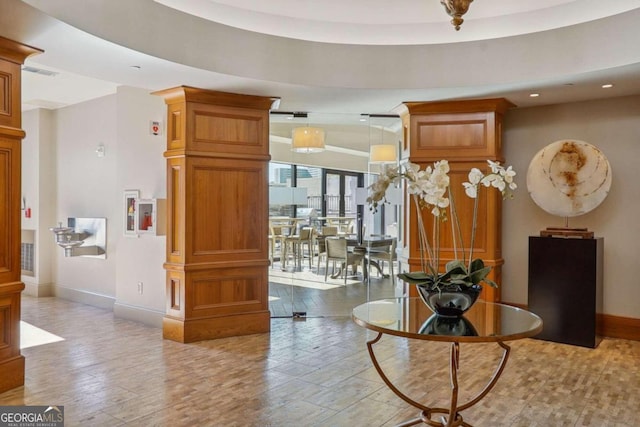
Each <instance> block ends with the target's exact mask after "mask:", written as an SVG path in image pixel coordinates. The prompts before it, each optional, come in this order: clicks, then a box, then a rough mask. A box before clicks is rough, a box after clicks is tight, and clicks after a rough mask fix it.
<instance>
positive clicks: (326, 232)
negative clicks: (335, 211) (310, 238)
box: [316, 225, 338, 272]
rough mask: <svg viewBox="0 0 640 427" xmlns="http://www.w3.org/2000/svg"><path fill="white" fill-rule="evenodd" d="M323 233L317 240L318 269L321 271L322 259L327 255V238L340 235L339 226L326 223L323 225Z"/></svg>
mask: <svg viewBox="0 0 640 427" xmlns="http://www.w3.org/2000/svg"><path fill="white" fill-rule="evenodd" d="M321 230H322V235H321V236H320V237H319V238H318V239H317V240H316V242H317V244H318V266H317V268H316V269H317V271H318V272H320V260H321V259H322V258H324V257H325V256H326V255H327V249H326V245H325V242H324V241H325V239H326V238H327V237H331V236H337V235H338V227H336V226H332V225H325V226H323V227H322V229H321Z"/></svg>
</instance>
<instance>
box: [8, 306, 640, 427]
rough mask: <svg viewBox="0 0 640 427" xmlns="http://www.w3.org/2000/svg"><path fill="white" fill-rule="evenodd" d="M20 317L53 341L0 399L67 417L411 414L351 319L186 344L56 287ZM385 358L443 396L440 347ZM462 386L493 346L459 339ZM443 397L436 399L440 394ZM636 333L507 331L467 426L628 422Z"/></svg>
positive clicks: (639, 370)
mask: <svg viewBox="0 0 640 427" xmlns="http://www.w3.org/2000/svg"><path fill="white" fill-rule="evenodd" d="M23 319H24V320H25V321H27V322H29V323H30V324H33V325H35V326H37V327H39V328H43V329H45V330H47V331H49V332H51V333H54V334H56V335H58V336H60V337H62V338H64V341H59V342H54V343H51V344H45V345H40V346H36V347H30V348H26V349H24V350H23V354H24V355H25V357H26V361H27V369H26V375H27V378H26V384H25V386H24V387H20V388H18V389H14V390H12V391H9V392H5V393H4V394H0V405H64V407H65V415H66V424H65V425H66V426H172V427H173V426H225V427H227V426H296V427H297V426H349V427H354V426H355V427H358V426H391V425H394V424H395V423H399V422H401V421H404V420H406V419H409V418H413V417H414V416H416V411H415V410H413V409H412V408H410V407H409V406H408V405H407V404H405V403H404V402H403V401H401V400H400V399H399V398H397V397H396V396H395V395H393V394H392V393H391V392H390V391H389V390H388V389H387V387H386V386H385V385H384V383H383V382H382V381H381V380H380V378H379V377H378V375H377V373H376V372H375V370H374V369H373V367H372V365H371V362H370V360H369V356H368V353H367V351H366V347H365V342H366V340H367V339H370V338H372V334H371V333H370V332H368V331H366V330H364V329H362V328H360V327H358V326H357V325H355V324H354V323H353V321H352V320H351V319H350V318H349V317H331V318H309V319H304V320H292V319H287V318H281V319H272V322H271V325H272V331H271V333H270V334H261V335H252V336H245V337H234V338H226V339H220V340H213V341H206V342H200V343H195V344H179V343H176V342H172V341H165V340H163V339H162V335H161V331H160V330H159V329H155V328H151V327H147V326H144V325H141V324H138V323H135V322H131V321H126V320H122V319H117V318H114V316H113V314H112V313H111V312H108V311H105V310H102V309H99V308H95V307H90V306H86V305H82V304H78V303H74V302H69V301H65V300H61V299H57V298H39V299H36V298H31V297H25V298H24V300H23ZM377 348H378V351H379V354H380V358H381V360H382V364H383V366H384V367H385V369H387V370H388V372H390V376H391V377H392V378H393V379H394V381H397V382H398V384H400V387H401V388H402V389H403V390H405V391H406V392H407V393H408V394H410V395H412V396H414V397H416V398H417V399H419V400H423V399H425V400H436V401H442V399H443V397H444V396H446V394H447V389H448V373H447V368H446V363H447V360H448V351H449V350H448V346H447V345H446V344H444V343H443V344H439V343H424V342H407V341H406V340H402V339H395V338H390V337H385V338H383V341H382V342H381V343H380V344H378V345H377ZM461 351H462V353H461V368H462V371H461V378H460V381H461V384H462V386H463V388H464V392H463V393H462V398H463V399H464V398H465V396H467V397H468V396H470V395H471V394H472V393H473V391H474V390H478V389H479V388H480V387H481V386H482V385H483V384H484V381H485V380H486V378H487V376H488V375H489V374H490V372H492V369H493V367H494V365H495V363H496V362H497V359H498V357H499V355H500V351H499V347H498V346H496V345H489V344H487V345H484V344H482V345H478V344H468V345H464V344H463V345H462V347H461ZM442 403H444V402H442ZM639 413H640V342H634V341H624V340H614V339H606V340H604V341H603V342H602V343H601V344H600V346H599V347H598V348H597V349H595V350H594V349H586V348H581V347H574V346H568V345H562V344H555V343H549V342H544V341H538V340H533V339H527V340H521V341H517V342H513V343H512V353H511V358H510V360H509V364H508V365H507V368H506V371H505V373H504V375H503V377H502V378H501V379H500V381H499V382H498V384H497V386H496V388H495V389H494V390H493V391H492V392H491V393H490V394H489V395H488V396H487V398H486V399H485V400H483V401H482V402H481V403H480V404H478V405H477V406H475V407H473V408H470V409H469V410H467V411H465V412H464V413H463V416H464V417H465V420H466V421H468V422H470V423H472V424H473V425H475V426H491V427H493V426H509V427H512V426H522V427H524V426H527V427H529V426H540V427H542V426H544V427H549V426H597V427H604V426H611V427H613V426H616V427H623V426H624V427H632V426H637V425H638V414H639Z"/></svg>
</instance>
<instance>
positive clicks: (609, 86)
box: [602, 83, 613, 89]
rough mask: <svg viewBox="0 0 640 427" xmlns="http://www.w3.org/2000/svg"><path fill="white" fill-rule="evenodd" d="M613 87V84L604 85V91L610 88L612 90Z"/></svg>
mask: <svg viewBox="0 0 640 427" xmlns="http://www.w3.org/2000/svg"><path fill="white" fill-rule="evenodd" d="M612 87H613V84H612V83H607V84H603V85H602V89H609V88H612Z"/></svg>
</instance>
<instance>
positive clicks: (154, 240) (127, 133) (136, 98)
mask: <svg viewBox="0 0 640 427" xmlns="http://www.w3.org/2000/svg"><path fill="white" fill-rule="evenodd" d="M165 116H166V107H165V103H164V99H163V98H161V97H158V96H153V95H150V94H149V92H148V91H146V90H141V89H135V88H130V87H122V86H121V87H120V88H118V94H117V122H118V164H117V172H116V177H115V181H114V184H115V186H116V189H117V199H116V201H115V204H116V205H117V206H118V209H119V210H118V215H117V217H116V218H114V221H113V224H114V227H115V228H116V229H117V240H116V246H115V248H114V250H115V260H116V265H117V269H116V305H117V307H118V309H119V310H120V314H122V311H123V309H124V308H127V307H128V308H131V309H145V310H152V311H155V312H157V313H160V314H164V311H165V270H164V268H163V267H162V265H163V263H164V261H165V259H166V254H165V241H166V238H165V236H164V235H162V236H153V235H149V234H144V235H140V236H139V237H128V236H127V237H125V236H124V232H123V230H124V210H123V209H124V199H123V192H124V190H139V191H140V197H142V198H148V199H150V198H159V199H164V198H166V197H167V196H166V195H167V191H166V172H165V170H166V160H165V158H164V157H163V153H164V151H165V149H166V138H167V137H166V134H165V133H164V132H163V134H162V135H152V134H151V133H150V132H149V122H150V121H152V120H158V121H162V122H163V123H164V122H165V120H166V119H165ZM138 282H142V284H143V293H142V295H140V294H139V293H138Z"/></svg>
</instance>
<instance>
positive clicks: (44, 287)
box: [22, 281, 53, 298]
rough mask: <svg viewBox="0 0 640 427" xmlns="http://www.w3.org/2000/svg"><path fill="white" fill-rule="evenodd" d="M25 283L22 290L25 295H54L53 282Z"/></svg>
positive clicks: (38, 296)
mask: <svg viewBox="0 0 640 427" xmlns="http://www.w3.org/2000/svg"><path fill="white" fill-rule="evenodd" d="M23 283H24V290H23V291H22V292H23V293H24V294H25V295H29V296H31V297H37V298H40V297H50V296H52V295H53V285H52V284H51V283H45V284H37V283H29V282H25V281H23Z"/></svg>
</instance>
